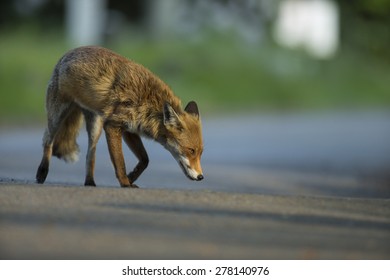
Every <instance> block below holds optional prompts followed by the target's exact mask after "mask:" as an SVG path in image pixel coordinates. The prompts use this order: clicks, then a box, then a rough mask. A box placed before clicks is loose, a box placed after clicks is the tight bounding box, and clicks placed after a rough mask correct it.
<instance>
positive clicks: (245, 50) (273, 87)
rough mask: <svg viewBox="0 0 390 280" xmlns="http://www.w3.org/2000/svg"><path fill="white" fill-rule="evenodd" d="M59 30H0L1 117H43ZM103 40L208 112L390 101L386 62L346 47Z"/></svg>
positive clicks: (212, 37) (228, 40)
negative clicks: (324, 49) (322, 56)
mask: <svg viewBox="0 0 390 280" xmlns="http://www.w3.org/2000/svg"><path fill="white" fill-rule="evenodd" d="M63 37H64V36H62V34H58V33H45V34H42V33H41V32H39V31H37V30H35V29H34V28H32V27H31V26H30V27H28V28H26V27H25V28H23V29H19V30H13V31H12V32H8V33H2V34H1V35H0V49H1V52H0V100H1V102H0V117H1V118H5V117H12V118H20V119H23V118H26V117H27V118H28V119H31V118H32V119H43V118H44V112H45V111H44V100H45V88H46V84H47V82H48V80H49V78H50V75H51V71H52V69H53V67H54V65H55V64H56V62H57V60H58V59H59V58H60V57H61V56H62V54H63V53H64V52H65V51H66V50H67V45H66V43H65V42H64V41H63V39H62V38H63ZM107 47H109V48H112V49H114V50H115V51H117V52H119V53H121V54H122V55H124V56H126V57H129V58H131V59H133V60H135V61H137V62H139V63H142V64H144V65H145V66H147V67H148V68H150V69H151V70H152V71H153V72H155V73H156V74H158V75H159V76H160V77H161V78H162V79H163V80H164V81H166V82H167V83H168V84H169V85H170V86H171V87H172V89H173V90H174V91H175V93H176V94H177V95H178V96H180V97H181V98H182V100H183V103H185V102H187V101H189V100H191V99H195V100H197V101H198V102H199V103H200V106H201V108H202V111H203V112H206V113H215V112H221V111H227V110H229V111H231V110H234V111H242V110H244V111H246V112H248V111H249V112H250V111H259V110H261V111H264V110H268V111H271V110H312V109H337V108H339V109H346V108H367V107H368V108H370V107H371V108H372V107H373V108H378V107H379V108H383V107H388V106H389V105H390V94H389V88H390V80H389V79H388V77H389V73H390V65H389V64H388V63H386V62H384V61H383V60H380V59H374V58H372V57H368V56H361V55H360V54H359V53H356V52H354V51H351V50H350V49H343V50H341V52H340V53H339V54H338V56H337V57H336V58H335V59H333V60H331V61H316V60H312V59H310V58H308V57H306V56H305V55H304V54H302V53H299V52H290V51H286V50H282V49H280V48H278V47H276V46H274V45H273V44H262V45H258V44H256V45H247V44H241V43H240V42H239V41H237V40H234V39H232V37H231V36H227V35H226V36H221V35H217V34H209V35H208V36H206V37H205V38H204V39H203V40H201V41H197V42H192V41H185V40H179V39H176V40H165V41H164V40H163V41H151V40H147V39H141V38H138V39H137V36H136V35H131V36H130V35H127V37H126V36H122V37H121V40H118V41H117V42H111V44H109V45H108V46H107Z"/></svg>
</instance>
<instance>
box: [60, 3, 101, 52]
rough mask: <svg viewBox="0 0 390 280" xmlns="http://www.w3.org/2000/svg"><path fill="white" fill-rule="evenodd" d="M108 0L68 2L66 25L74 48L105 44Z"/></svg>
mask: <svg viewBox="0 0 390 280" xmlns="http://www.w3.org/2000/svg"><path fill="white" fill-rule="evenodd" d="M105 21H106V0H67V1H66V25H67V36H68V40H69V41H70V43H71V44H72V45H73V46H81V45H99V44H101V43H102V42H103V35H104V26H105Z"/></svg>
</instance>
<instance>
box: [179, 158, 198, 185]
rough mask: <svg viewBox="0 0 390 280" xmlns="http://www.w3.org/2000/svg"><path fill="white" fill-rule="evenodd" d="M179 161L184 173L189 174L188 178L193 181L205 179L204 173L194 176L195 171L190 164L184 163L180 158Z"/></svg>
mask: <svg viewBox="0 0 390 280" xmlns="http://www.w3.org/2000/svg"><path fill="white" fill-rule="evenodd" d="M178 162H179V165H180V167H181V169H182V170H183V172H184V174H185V175H186V176H187V178H188V179H190V180H192V181H200V180H202V179H203V175H196V176H193V175H192V174H191V173H193V172H194V171H193V170H192V169H191V168H190V167H189V166H188V165H186V164H184V163H183V162H182V161H181V160H180V159H179V160H178Z"/></svg>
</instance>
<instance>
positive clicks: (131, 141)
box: [123, 131, 149, 183]
mask: <svg viewBox="0 0 390 280" xmlns="http://www.w3.org/2000/svg"><path fill="white" fill-rule="evenodd" d="M123 139H124V140H125V142H126V144H127V146H128V147H129V148H130V150H131V151H132V152H133V153H134V155H135V156H136V157H137V159H138V160H139V161H138V164H137V165H136V166H135V168H134V170H133V171H132V172H130V173H129V174H128V175H127V177H128V178H129V180H130V183H134V181H135V180H137V178H138V177H139V176H140V175H141V174H142V172H144V170H145V169H146V167H148V164H149V157H148V154H147V153H146V150H145V147H144V145H143V143H142V140H141V138H140V137H139V135H137V134H134V133H131V132H127V131H125V132H124V133H123Z"/></svg>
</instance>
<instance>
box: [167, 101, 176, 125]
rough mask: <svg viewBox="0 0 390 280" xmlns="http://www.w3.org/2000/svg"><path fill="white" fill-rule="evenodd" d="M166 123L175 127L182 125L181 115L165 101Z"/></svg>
mask: <svg viewBox="0 0 390 280" xmlns="http://www.w3.org/2000/svg"><path fill="white" fill-rule="evenodd" d="M164 125H165V126H175V127H179V126H180V119H179V116H178V115H177V113H176V111H175V109H173V108H172V106H171V105H170V104H169V103H168V102H165V104H164Z"/></svg>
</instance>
